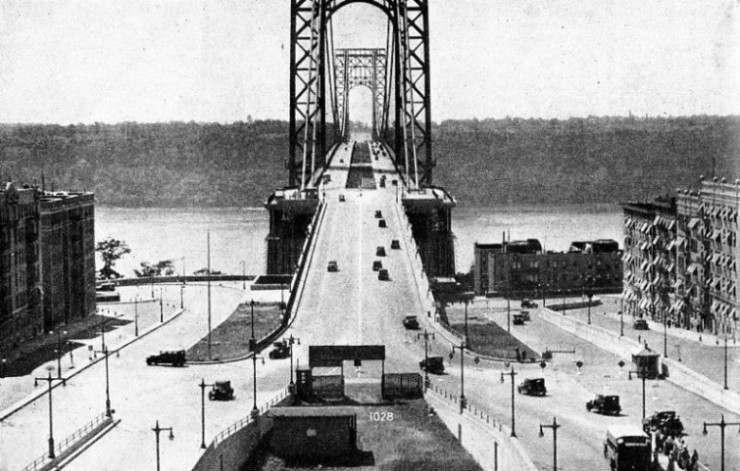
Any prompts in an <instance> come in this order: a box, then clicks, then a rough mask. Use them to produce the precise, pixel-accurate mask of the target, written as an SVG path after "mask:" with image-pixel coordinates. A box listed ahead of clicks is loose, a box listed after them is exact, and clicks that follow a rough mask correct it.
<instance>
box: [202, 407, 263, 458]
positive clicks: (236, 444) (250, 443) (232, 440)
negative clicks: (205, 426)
mask: <svg viewBox="0 0 740 471" xmlns="http://www.w3.org/2000/svg"><path fill="white" fill-rule="evenodd" d="M272 420H273V419H271V418H269V417H265V416H259V417H258V418H257V419H255V420H251V421H250V422H249V423H247V424H246V425H245V426H244V427H242V428H241V429H239V430H237V431H236V432H234V433H233V434H231V435H229V436H227V437H226V438H224V439H223V440H222V441H220V442H219V441H216V440H214V441H213V442H211V444H210V445H209V446H208V448H207V449H206V451H205V452H204V453H203V455H202V456H201V457H200V459H199V460H198V462H197V463H196V464H195V466H194V467H193V471H221V470H225V469H242V466H243V465H244V463H245V462H246V461H247V460H248V459H249V457H250V456H251V455H252V452H254V450H255V448H257V446H258V445H259V444H260V442H261V441H262V437H264V436H265V434H267V432H269V431H270V430H272Z"/></svg>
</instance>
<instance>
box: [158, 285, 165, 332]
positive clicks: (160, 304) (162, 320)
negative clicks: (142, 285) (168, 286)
mask: <svg viewBox="0 0 740 471" xmlns="http://www.w3.org/2000/svg"><path fill="white" fill-rule="evenodd" d="M163 322H164V305H163V304H162V288H159V323H160V324H161V323H163Z"/></svg>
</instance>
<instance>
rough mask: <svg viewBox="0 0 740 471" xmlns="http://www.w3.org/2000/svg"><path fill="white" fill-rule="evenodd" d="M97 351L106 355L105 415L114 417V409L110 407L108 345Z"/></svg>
mask: <svg viewBox="0 0 740 471" xmlns="http://www.w3.org/2000/svg"><path fill="white" fill-rule="evenodd" d="M96 353H102V354H103V355H105V415H106V416H108V417H112V416H113V410H112V409H111V408H110V382H109V380H108V347H103V350H101V351H97V352H96Z"/></svg>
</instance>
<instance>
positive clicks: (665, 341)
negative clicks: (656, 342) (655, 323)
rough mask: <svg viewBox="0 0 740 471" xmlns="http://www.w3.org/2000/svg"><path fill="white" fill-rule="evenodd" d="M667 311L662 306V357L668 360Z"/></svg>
mask: <svg viewBox="0 0 740 471" xmlns="http://www.w3.org/2000/svg"><path fill="white" fill-rule="evenodd" d="M667 321H668V310H667V309H666V308H665V306H663V356H664V357H665V358H668V322H667Z"/></svg>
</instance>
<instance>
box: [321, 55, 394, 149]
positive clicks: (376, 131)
mask: <svg viewBox="0 0 740 471" xmlns="http://www.w3.org/2000/svg"><path fill="white" fill-rule="evenodd" d="M335 64H336V65H335V68H334V70H335V71H336V82H335V83H336V92H335V96H336V97H337V101H336V103H337V104H336V108H338V113H337V114H338V116H339V117H340V119H339V130H340V131H339V135H340V136H341V138H342V140H346V139H347V138H348V137H349V136H348V131H349V129H348V124H349V92H350V90H352V89H353V88H354V87H358V86H365V87H367V88H369V89H370V93H371V95H372V107H373V109H372V119H373V122H372V129H373V139H379V138H380V136H382V135H384V134H385V133H386V131H387V126H388V122H387V115H386V116H384V112H383V111H384V109H385V104H386V101H387V100H388V97H387V95H386V93H387V89H386V85H385V83H386V82H385V81H386V51H385V49H337V50H336V60H335Z"/></svg>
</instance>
